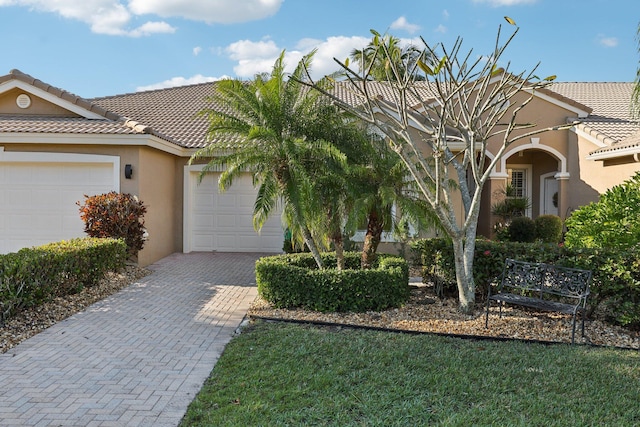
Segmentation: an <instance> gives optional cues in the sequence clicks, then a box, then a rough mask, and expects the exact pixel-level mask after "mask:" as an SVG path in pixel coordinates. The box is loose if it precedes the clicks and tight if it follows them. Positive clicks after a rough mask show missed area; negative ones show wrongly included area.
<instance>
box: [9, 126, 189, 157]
mask: <svg viewBox="0 0 640 427" xmlns="http://www.w3.org/2000/svg"><path fill="white" fill-rule="evenodd" d="M0 144H56V145H58V144H65V145H100V146H118V145H120V146H122V145H126V146H131V145H138V146H146V147H151V148H155V149H157V150H160V151H164V152H165V153H169V154H173V155H176V156H180V157H191V154H193V153H194V152H195V150H193V149H186V148H183V147H180V146H179V145H176V144H173V143H171V142H169V141H166V140H164V139H161V138H158V137H157V136H154V135H114V134H76V133H32V132H25V133H13V132H0Z"/></svg>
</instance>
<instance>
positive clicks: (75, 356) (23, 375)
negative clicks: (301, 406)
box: [0, 253, 261, 427]
mask: <svg viewBox="0 0 640 427" xmlns="http://www.w3.org/2000/svg"><path fill="white" fill-rule="evenodd" d="M260 256H261V254H240V253H235V254H229V253H192V254H174V255H171V256H169V257H167V258H164V259H162V260H161V261H159V262H157V263H156V264H154V265H152V266H150V267H149V268H150V269H151V270H152V271H153V273H152V274H151V275H149V276H147V277H144V278H142V279H141V280H139V281H138V282H137V283H135V284H134V285H132V286H130V287H128V288H126V289H124V290H122V291H121V292H119V293H117V294H115V295H112V296H111V297H109V298H107V299H105V300H103V301H100V302H98V303H96V304H94V305H92V306H91V307H89V308H88V309H87V310H86V311H84V312H82V313H78V314H76V315H74V316H72V317H70V318H68V319H66V320H65V321H63V322H60V323H58V324H56V325H54V326H52V327H51V328H49V329H47V330H46V331H44V332H42V333H40V334H38V335H36V336H34V337H33V338H30V339H28V340H26V341H24V342H23V343H21V344H20V345H18V346H17V347H15V348H13V349H11V350H9V351H8V352H7V353H5V354H2V355H0V384H2V387H1V389H0V425H3V426H22V425H26V426H83V427H85V426H154V427H157V426H176V425H177V424H178V423H179V422H180V420H181V418H182V417H183V415H184V413H185V411H186V409H187V406H188V405H189V403H190V402H191V401H192V400H193V398H194V396H195V395H196V393H197V392H198V391H199V390H200V388H201V386H202V384H203V382H204V380H205V379H206V378H207V376H208V375H209V373H210V371H211V369H212V368H213V366H214V365H215V363H216V361H217V360H218V358H219V357H220V354H221V352H222V350H223V348H224V346H225V345H226V344H227V343H228V341H229V340H230V339H231V337H232V335H233V333H234V332H235V330H236V329H237V328H238V326H239V325H240V323H241V321H242V319H243V317H244V315H245V314H246V311H247V309H248V307H249V304H250V303H251V302H252V301H253V299H254V298H255V296H256V293H257V291H256V287H255V273H254V265H255V260H256V259H258V258H259V257H260Z"/></svg>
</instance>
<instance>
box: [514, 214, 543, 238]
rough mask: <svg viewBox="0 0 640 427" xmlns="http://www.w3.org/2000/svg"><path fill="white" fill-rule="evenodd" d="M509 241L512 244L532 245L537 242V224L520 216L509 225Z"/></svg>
mask: <svg viewBox="0 0 640 427" xmlns="http://www.w3.org/2000/svg"><path fill="white" fill-rule="evenodd" d="M509 240H510V241H512V242H524V243H531V242H533V241H534V240H536V224H535V222H533V220H532V219H531V218H529V217H526V216H518V217H515V218H513V219H512V220H511V224H509Z"/></svg>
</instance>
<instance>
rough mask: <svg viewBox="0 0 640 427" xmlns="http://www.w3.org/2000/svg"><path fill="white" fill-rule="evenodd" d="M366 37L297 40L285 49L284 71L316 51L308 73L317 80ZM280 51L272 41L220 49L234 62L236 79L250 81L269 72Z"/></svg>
mask: <svg viewBox="0 0 640 427" xmlns="http://www.w3.org/2000/svg"><path fill="white" fill-rule="evenodd" d="M370 40H371V39H370V38H366V37H357V36H354V37H345V36H338V37H329V38H327V39H326V40H318V39H301V40H300V41H299V42H298V43H297V44H296V46H295V48H294V49H292V50H286V52H285V63H286V70H287V72H291V71H293V69H294V68H295V66H296V65H297V64H298V62H299V61H300V59H302V57H303V56H304V55H306V54H308V53H309V52H311V50H313V49H317V52H316V54H315V56H314V58H313V63H312V69H311V74H312V76H313V77H314V78H320V77H322V76H324V75H327V74H331V73H333V72H334V71H337V70H338V69H339V66H338V64H336V62H335V61H334V59H333V58H337V59H338V60H340V61H344V60H345V59H347V58H348V57H349V54H350V53H351V51H352V50H353V49H354V48H357V49H362V48H363V47H365V46H366V45H367V44H368V43H369V41H370ZM282 50H283V48H282V47H279V46H277V45H276V43H275V42H273V40H262V41H259V42H252V41H249V40H241V41H238V42H235V43H232V44H231V45H229V46H228V47H226V48H225V49H224V52H225V53H226V54H227V55H229V57H230V58H231V59H232V60H234V61H237V64H236V66H235V67H234V68H233V70H234V72H235V73H236V75H237V76H238V77H242V78H252V77H253V76H255V75H256V74H259V73H264V72H270V71H271V69H272V68H273V64H274V62H275V60H276V58H277V57H278V55H280V52H282Z"/></svg>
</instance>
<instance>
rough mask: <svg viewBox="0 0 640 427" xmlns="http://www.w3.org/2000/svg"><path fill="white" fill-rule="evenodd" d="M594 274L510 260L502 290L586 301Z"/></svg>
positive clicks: (507, 261)
mask: <svg viewBox="0 0 640 427" xmlns="http://www.w3.org/2000/svg"><path fill="white" fill-rule="evenodd" d="M591 275H592V273H591V271H589V270H580V269H577V268H568V267H560V266H555V265H550V264H543V263H531V262H524V261H516V260H514V259H510V258H507V259H506V260H505V264H504V271H503V273H502V282H501V284H500V288H501V289H502V288H504V287H509V288H517V289H522V290H526V291H533V292H537V293H538V294H539V296H540V298H543V297H544V294H551V295H557V296H563V297H568V298H577V299H584V298H586V297H587V295H589V285H590V283H591Z"/></svg>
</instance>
